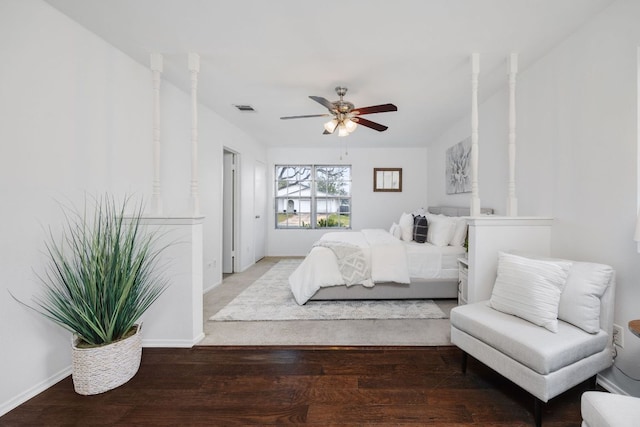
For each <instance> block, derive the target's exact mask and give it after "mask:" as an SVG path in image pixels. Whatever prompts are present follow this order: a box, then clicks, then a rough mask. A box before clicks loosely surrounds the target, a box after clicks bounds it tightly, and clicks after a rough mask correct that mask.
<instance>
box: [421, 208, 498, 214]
mask: <svg viewBox="0 0 640 427" xmlns="http://www.w3.org/2000/svg"><path fill="white" fill-rule="evenodd" d="M428 211H429V213H432V214H442V215H446V216H469V215H470V214H471V209H470V208H462V207H455V206H430V207H429V208H428ZM480 214H481V215H493V209H491V208H480Z"/></svg>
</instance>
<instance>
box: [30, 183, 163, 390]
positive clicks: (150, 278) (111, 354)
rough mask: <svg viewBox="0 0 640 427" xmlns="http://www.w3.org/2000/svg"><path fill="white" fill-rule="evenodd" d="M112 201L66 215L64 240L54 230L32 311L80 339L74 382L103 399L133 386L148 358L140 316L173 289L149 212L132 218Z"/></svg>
mask: <svg viewBox="0 0 640 427" xmlns="http://www.w3.org/2000/svg"><path fill="white" fill-rule="evenodd" d="M128 204H129V198H128V197H126V198H125V199H124V202H122V203H121V204H120V205H118V203H117V202H116V201H115V200H114V199H113V198H112V197H108V196H104V197H102V198H101V199H96V200H95V203H94V208H95V211H94V213H93V215H87V208H86V202H85V209H84V211H82V212H80V211H78V210H76V209H73V208H72V209H68V210H65V220H66V221H65V224H64V230H63V234H62V237H61V238H60V239H55V238H54V237H53V234H52V233H51V232H50V234H49V239H48V241H47V243H46V254H47V256H48V260H49V263H48V265H47V266H46V269H45V273H44V274H42V275H39V278H40V280H41V282H42V284H43V285H44V292H43V295H42V296H39V297H36V298H34V303H35V304H34V305H33V306H29V307H31V308H33V309H34V310H36V311H37V312H38V313H40V314H42V315H44V316H45V317H47V318H48V319H50V320H52V321H53V322H55V323H57V324H58V325H60V326H62V327H63V328H65V329H67V330H69V331H71V332H72V333H73V335H74V336H73V342H72V353H73V361H72V367H73V375H72V376H73V383H74V388H75V390H76V392H78V393H79V394H86V395H89V394H98V393H102V392H105V391H107V390H110V389H112V388H115V387H118V386H120V385H122V384H124V383H126V382H127V381H129V380H130V379H131V378H132V377H133V376H134V375H135V374H136V372H137V371H138V368H139V366H140V360H141V357H142V339H141V335H140V329H141V325H139V324H137V323H136V322H138V320H139V319H140V316H142V314H143V313H144V312H145V311H146V310H147V309H148V308H149V307H150V306H151V304H152V303H153V302H154V301H156V299H157V298H158V297H159V296H160V295H161V294H162V292H163V291H164V290H165V289H166V287H167V285H168V282H167V280H166V279H164V278H162V277H161V274H160V273H161V271H159V270H158V268H157V267H158V261H159V255H160V253H161V252H162V251H163V250H164V249H165V248H166V246H159V245H158V242H157V235H156V234H155V233H147V232H145V231H144V230H143V225H142V224H141V218H142V206H141V205H138V206H136V207H135V209H134V212H133V214H130V215H127V212H126V209H127V205H128Z"/></svg>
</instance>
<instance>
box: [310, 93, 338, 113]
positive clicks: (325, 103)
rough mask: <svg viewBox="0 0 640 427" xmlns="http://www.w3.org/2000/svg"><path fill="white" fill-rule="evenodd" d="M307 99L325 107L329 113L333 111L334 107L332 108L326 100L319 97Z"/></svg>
mask: <svg viewBox="0 0 640 427" xmlns="http://www.w3.org/2000/svg"><path fill="white" fill-rule="evenodd" d="M309 98H311V99H313V100H314V101H316V102H318V103H320V104H322V105H324V106H325V107H327V109H328V110H329V111H333V110H334V109H335V107H334V106H333V104H332V103H331V101H329V100H328V99H327V98H323V97H321V96H313V95H311V96H309Z"/></svg>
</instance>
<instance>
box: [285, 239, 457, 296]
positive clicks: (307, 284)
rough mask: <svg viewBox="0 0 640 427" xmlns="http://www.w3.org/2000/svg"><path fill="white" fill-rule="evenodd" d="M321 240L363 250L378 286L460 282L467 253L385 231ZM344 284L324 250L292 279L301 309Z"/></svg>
mask: <svg viewBox="0 0 640 427" xmlns="http://www.w3.org/2000/svg"><path fill="white" fill-rule="evenodd" d="M321 240H328V241H342V242H346V243H349V244H352V245H357V246H359V247H360V248H361V249H362V251H363V253H364V255H365V259H368V260H370V271H371V278H372V280H373V281H374V282H378V283H379V282H396V283H410V281H411V279H412V278H419V279H433V278H452V279H453V278H456V277H457V271H458V270H457V261H456V259H457V258H458V257H459V256H460V255H461V254H463V253H464V248H463V247H461V246H456V247H454V246H447V247H437V246H434V245H431V244H429V243H417V242H403V241H401V240H399V239H397V238H395V237H394V236H392V235H391V234H390V233H389V232H388V231H386V230H381V229H365V230H362V231H353V232H330V233H326V234H324V235H323V236H322V238H321ZM344 284H345V280H344V279H343V277H342V275H341V273H340V270H339V269H338V263H337V261H336V257H335V255H334V253H333V251H332V250H331V249H329V248H327V247H324V246H314V247H313V248H312V249H311V251H310V252H309V254H308V255H307V257H306V258H305V259H304V260H303V262H302V263H301V264H300V266H299V267H298V268H297V269H296V270H295V271H294V272H293V273H292V274H291V276H290V277H289V285H290V286H291V291H292V292H293V295H294V297H295V299H296V302H297V303H298V304H301V305H302V304H304V303H306V302H307V301H308V300H309V298H311V297H312V296H313V295H314V294H315V293H316V292H317V291H318V289H320V288H322V287H327V286H337V285H344Z"/></svg>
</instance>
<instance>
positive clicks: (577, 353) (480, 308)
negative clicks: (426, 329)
mask: <svg viewBox="0 0 640 427" xmlns="http://www.w3.org/2000/svg"><path fill="white" fill-rule="evenodd" d="M451 324H452V325H453V326H455V328H457V329H459V330H461V331H463V332H465V333H467V334H469V335H471V336H473V337H475V338H476V339H478V340H479V341H482V342H484V343H485V344H487V345H489V346H491V347H493V348H495V349H496V350H498V351H500V352H501V353H503V354H505V355H507V356H509V357H511V358H513V359H515V360H518V361H519V362H520V363H522V364H523V365H525V366H527V367H529V368H530V369H532V370H534V371H536V372H538V373H539V374H540V375H546V374H548V373H550V372H554V371H556V370H558V369H560V368H562V367H565V366H567V365H571V364H572V363H575V362H577V361H579V360H581V359H584V358H586V357H588V356H591V355H593V354H596V353H599V352H601V351H602V350H603V349H604V348H606V346H607V343H608V340H609V337H608V334H607V333H606V332H604V331H599V332H598V333H597V334H589V333H586V332H585V331H583V330H582V329H580V328H577V327H575V326H573V325H570V324H568V323H565V322H562V321H561V322H558V333H552V332H550V331H548V330H547V329H544V328H540V327H538V326H536V325H534V324H533V323H531V322H528V321H526V320H524V319H521V318H518V317H516V316H512V315H510V314H506V313H502V312H500V311H498V310H494V309H493V308H491V307H490V306H489V305H488V304H487V302H486V301H480V302H477V303H474V304H468V305H463V306H458V307H456V308H454V309H453V310H451Z"/></svg>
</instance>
